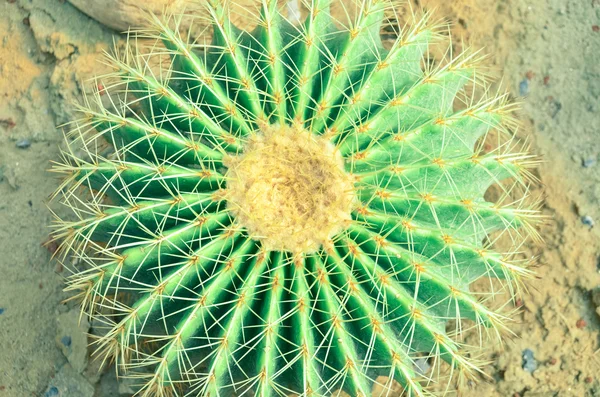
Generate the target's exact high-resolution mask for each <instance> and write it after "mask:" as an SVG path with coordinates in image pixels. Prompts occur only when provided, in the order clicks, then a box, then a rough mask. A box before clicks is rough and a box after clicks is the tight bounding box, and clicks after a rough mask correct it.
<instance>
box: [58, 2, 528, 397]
mask: <svg viewBox="0 0 600 397" xmlns="http://www.w3.org/2000/svg"><path fill="white" fill-rule="evenodd" d="M307 8H308V13H307V14H308V15H307V17H306V19H305V20H304V21H303V22H301V23H292V22H290V21H288V20H286V18H285V17H284V16H283V15H282V14H281V12H280V10H279V9H278V8H277V4H276V2H275V1H273V0H263V2H262V4H261V5H260V12H258V14H259V16H258V26H257V27H256V29H254V30H253V31H252V32H247V31H242V30H239V29H238V28H237V27H235V26H233V25H232V24H231V23H230V22H229V19H228V8H227V6H226V5H224V4H221V3H219V2H213V3H211V5H210V6H208V8H207V11H208V15H209V17H210V19H211V21H212V25H213V35H212V36H213V37H212V41H210V42H207V43H199V42H191V41H190V40H187V39H185V38H183V37H182V36H181V35H180V33H179V32H178V31H177V29H172V28H170V27H169V26H168V23H167V22H161V21H158V20H157V21H156V27H157V29H156V31H155V32H152V33H148V32H143V33H141V34H140V36H144V37H148V36H150V37H152V38H154V39H156V40H157V43H156V44H155V45H154V46H153V49H152V51H151V53H150V54H145V53H143V52H141V51H140V52H138V51H137V48H136V46H135V45H130V46H129V47H128V49H127V50H126V51H125V53H124V54H122V55H115V56H110V57H109V60H110V63H111V64H112V65H113V66H114V73H113V74H111V75H110V76H106V77H105V80H106V81H109V82H112V83H107V84H105V85H106V87H108V88H107V89H108V90H109V91H111V92H114V93H115V96H114V97H111V98H117V99H113V100H112V102H110V103H109V102H107V100H106V99H107V97H106V96H105V97H103V98H101V96H100V94H99V93H97V94H96V95H95V96H94V98H92V100H91V101H87V103H86V105H85V106H82V107H81V111H82V113H83V115H84V117H83V118H82V119H81V120H80V121H78V122H77V123H76V124H75V126H74V128H73V129H72V131H71V132H70V134H69V138H70V139H69V147H68V149H67V150H65V151H64V153H63V158H62V161H60V162H57V163H56V164H55V166H54V170H55V171H57V172H59V173H62V174H64V175H65V179H64V182H63V183H62V184H61V186H60V189H59V190H58V191H57V193H56V195H57V196H59V197H60V198H61V201H62V202H63V203H64V204H65V205H66V206H68V207H69V208H70V209H72V211H73V213H74V214H75V220H63V219H59V218H58V219H57V225H56V229H55V232H54V236H55V238H56V239H59V240H60V241H61V249H62V251H61V252H62V254H63V257H64V258H67V257H73V258H75V259H76V260H77V261H78V262H79V265H78V268H77V270H75V272H74V274H73V276H72V277H71V278H70V280H69V284H68V290H70V291H75V292H76V296H77V297H78V298H79V299H81V302H82V307H83V311H84V312H85V313H87V314H89V315H91V316H92V317H94V318H96V319H97V320H98V321H99V322H101V323H103V324H104V326H105V327H106V333H105V334H103V335H102V336H100V337H99V339H98V340H97V341H96V342H95V345H96V347H97V349H98V351H99V352H100V353H102V354H104V358H105V359H106V360H114V361H115V362H116V365H117V368H118V370H119V372H120V374H122V375H124V376H132V377H136V378H138V379H139V385H140V389H139V395H141V396H183V395H186V396H188V395H189V396H232V395H260V396H275V395H292V394H296V395H302V396H320V395H338V394H339V393H340V391H344V392H346V393H348V394H349V395H351V396H367V395H371V392H372V388H373V387H374V384H378V386H379V387H382V388H383V390H384V392H385V393H386V394H390V395H391V394H392V392H391V390H392V388H393V387H397V385H400V387H401V389H402V390H404V392H405V393H406V395H407V396H423V395H428V394H429V392H428V387H427V384H428V383H429V382H430V376H429V375H427V374H421V373H419V372H418V371H415V366H414V361H415V360H416V359H417V358H419V357H424V358H426V359H428V360H429V361H430V362H432V363H433V367H434V368H436V369H438V368H440V367H441V366H443V365H447V367H448V368H450V370H451V371H452V372H454V371H460V372H463V373H467V374H469V373H473V372H475V371H477V370H478V367H477V363H476V362H475V361H474V360H472V359H470V358H468V357H467V356H466V355H465V353H464V351H465V350H464V349H463V346H462V344H461V342H460V335H461V334H462V331H463V329H464V328H467V327H472V328H476V329H477V330H479V332H481V333H483V332H484V330H487V329H491V330H494V331H498V330H501V329H502V328H503V320H504V317H503V315H502V314H501V313H500V312H498V311H495V310H493V309H491V308H490V307H488V306H490V305H488V303H489V302H491V301H492V298H493V297H494V296H495V295H496V293H497V292H498V290H500V291H502V290H507V289H508V290H510V291H512V290H513V288H515V286H518V283H519V281H520V280H521V279H522V278H523V277H525V276H527V275H528V274H529V273H530V272H529V270H527V267H526V264H519V263H517V262H516V260H514V259H512V256H511V252H506V253H501V252H497V251H495V250H494V247H495V242H496V240H498V239H499V238H500V237H501V236H509V237H510V240H511V242H512V243H513V245H514V246H513V248H514V249H517V248H518V247H519V245H520V244H522V242H523V240H524V238H525V235H526V234H531V233H534V234H535V230H534V228H533V226H532V224H533V223H534V221H535V218H536V216H537V215H536V212H535V211H533V210H532V209H531V208H530V207H528V206H527V205H526V204H525V202H526V200H525V198H526V196H527V186H528V183H529V181H530V180H531V175H530V173H529V171H528V169H529V168H530V166H532V165H533V164H534V163H535V159H533V158H532V157H531V156H530V155H528V154H527V153H526V152H521V151H518V150H514V148H515V147H516V144H515V142H514V140H513V138H511V132H512V129H513V127H514V122H513V120H512V118H511V116H510V111H511V109H512V106H511V105H510V104H509V103H507V100H506V95H494V94H489V92H488V90H487V89H486V85H485V81H484V79H482V78H481V73H480V70H479V69H478V57H477V56H476V54H469V53H466V54H462V55H459V56H456V57H449V59H448V61H447V62H443V63H441V64H439V65H438V66H431V65H430V64H429V63H427V62H426V60H427V52H428V49H429V46H430V44H431V43H432V42H434V41H437V40H438V39H439V36H440V34H439V32H438V29H437V28H436V27H435V26H434V25H433V24H431V23H430V22H429V18H428V17H426V18H425V19H423V20H421V21H417V22H416V23H415V24H414V25H413V26H412V27H411V28H407V29H404V30H402V31H400V32H398V37H397V38H396V39H395V40H392V43H391V45H390V46H387V47H386V46H384V45H383V43H382V40H381V37H380V31H381V29H382V26H383V24H384V21H386V18H387V17H386V15H388V14H389V12H391V11H390V10H392V11H393V9H392V8H391V6H390V4H388V3H387V2H385V1H381V0H363V1H362V3H360V5H359V10H358V11H359V12H357V14H356V17H353V18H351V19H350V22H349V23H348V24H347V25H346V26H345V27H343V28H340V27H339V26H337V25H336V24H334V23H333V20H332V17H331V14H330V11H329V9H330V0H314V1H313V2H312V3H310V4H308V6H307ZM162 55H164V57H162V59H161V62H162V63H160V62H159V64H158V66H151V65H152V61H151V59H153V57H161V56H162ZM165 57H168V59H169V60H168V62H167V63H166V66H165V62H164V58H165ZM471 89H475V90H476V91H483V95H481V96H482V99H478V100H475V99H473V98H475V95H471V94H467V93H466V92H470V91H471ZM488 94H489V95H488ZM492 136H494V137H496V139H495V140H494V141H495V142H499V144H498V145H497V147H495V148H492V149H491V150H487V151H486V150H484V147H485V145H484V144H485V143H486V142H489V141H491V139H490V137H492ZM492 185H497V186H499V187H500V188H499V191H500V192H501V194H500V196H501V197H500V198H499V199H498V200H497V201H496V202H488V201H486V200H485V199H484V193H485V192H486V191H487V190H488V188H489V187H490V186H492ZM480 279H490V280H492V279H493V280H495V279H497V280H499V281H498V282H497V283H493V282H492V283H491V284H490V285H491V286H492V288H494V290H492V291H487V292H486V293H475V292H471V291H470V286H471V284H473V283H474V282H475V281H477V280H480ZM449 321H452V322H453V324H454V325H453V326H452V327H449V325H448V324H449ZM447 328H448V330H447ZM443 363H447V364H443ZM394 385H396V386H394Z"/></svg>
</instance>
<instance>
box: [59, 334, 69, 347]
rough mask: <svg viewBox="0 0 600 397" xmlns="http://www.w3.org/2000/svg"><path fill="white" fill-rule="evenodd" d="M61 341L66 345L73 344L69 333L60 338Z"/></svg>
mask: <svg viewBox="0 0 600 397" xmlns="http://www.w3.org/2000/svg"><path fill="white" fill-rule="evenodd" d="M60 343H62V344H63V345H65V347H69V346H71V337H70V336H68V335H65V336H63V337H62V338H60Z"/></svg>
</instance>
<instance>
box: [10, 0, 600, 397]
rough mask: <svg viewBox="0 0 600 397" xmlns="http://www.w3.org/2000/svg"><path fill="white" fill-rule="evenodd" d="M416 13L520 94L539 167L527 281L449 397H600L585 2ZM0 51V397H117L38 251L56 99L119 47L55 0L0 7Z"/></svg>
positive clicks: (447, 5)
mask: <svg viewBox="0 0 600 397" xmlns="http://www.w3.org/2000/svg"><path fill="white" fill-rule="evenodd" d="M417 3H419V2H418V1H417ZM417 5H418V4H417ZM420 5H421V6H423V7H435V8H437V12H436V15H438V16H443V17H445V18H446V19H447V20H448V21H449V22H450V23H452V24H453V26H454V28H453V34H454V36H455V38H457V39H460V38H462V39H464V40H465V41H466V42H469V43H471V44H472V45H473V47H476V48H478V47H485V51H486V52H487V53H488V54H490V59H489V63H490V64H491V65H492V66H493V67H494V68H495V70H496V74H497V75H498V77H501V78H502V79H503V83H504V86H505V87H507V88H508V89H509V90H510V91H511V93H512V94H513V95H514V97H515V98H520V97H522V98H521V99H522V102H523V106H522V107H523V109H522V111H520V113H519V117H520V118H521V119H522V120H523V121H524V126H525V128H524V129H523V130H522V131H520V133H519V134H520V136H521V138H523V139H528V140H530V141H531V142H532V147H533V150H534V151H535V152H536V153H538V154H540V155H542V156H543V158H544V160H545V162H544V163H543V164H542V165H541V166H540V167H539V170H538V174H539V177H540V179H541V182H542V185H543V187H544V190H543V191H544V197H545V200H544V205H543V208H542V210H543V213H544V214H546V215H548V216H550V217H552V221H550V222H548V224H546V225H544V226H543V227H541V234H542V235H543V237H544V239H545V241H546V245H545V246H543V245H539V244H537V245H536V244H529V245H528V246H527V247H526V249H525V252H524V254H523V255H524V256H534V255H535V256H537V257H538V258H539V266H538V269H537V270H538V275H539V280H534V281H532V282H531V283H529V285H530V290H529V293H527V294H524V295H523V296H522V298H521V300H520V301H518V302H517V304H518V305H519V306H520V307H521V309H522V310H521V312H520V313H519V314H518V315H516V316H515V321H514V323H513V324H512V329H513V330H514V332H515V336H514V337H512V338H510V339H507V340H506V341H505V343H504V345H503V346H493V347H492V348H490V349H486V350H485V351H484V355H485V357H486V358H487V359H489V362H490V365H489V366H488V367H487V368H486V371H487V373H488V374H490V377H488V378H483V377H482V378H481V379H480V380H479V382H477V383H473V384H471V383H470V384H468V385H466V387H463V388H461V390H460V391H459V393H460V395H464V396H520V397H524V396H527V397H532V396H561V397H562V396H600V376H599V375H598V374H600V355H599V354H597V353H598V351H599V349H600V338H599V333H598V331H599V330H600V317H599V315H600V310H599V309H597V307H598V306H600V290H599V288H600V287H599V286H600V275H599V273H598V272H599V269H600V260H599V257H600V239H599V233H598V229H599V228H598V227H597V228H592V227H590V226H589V225H586V224H585V223H584V222H582V218H583V217H589V218H586V219H589V220H592V221H593V220H596V221H597V223H598V224H600V28H599V27H598V26H599V25H600V1H599V0H460V1H459V0H456V1H443V0H421V1H420ZM0 40H1V41H0V98H1V99H0V397H13V396H14V397H23V396H43V397H55V396H59V395H60V396H69V397H70V396H74V397H79V396H81V397H87V396H89V397H92V396H96V397H108V396H118V395H119V394H121V395H124V396H126V395H131V391H130V390H129V389H128V387H127V385H121V387H120V389H119V387H118V386H117V384H116V382H115V379H114V374H113V373H112V372H108V373H106V374H104V375H103V376H102V377H100V376H99V375H98V373H97V370H96V364H95V363H94V362H93V361H90V360H88V357H87V354H86V349H85V334H84V332H86V331H87V329H88V326H87V324H82V325H77V316H76V313H75V312H73V311H71V310H70V306H69V305H66V304H61V301H62V299H64V298H65V297H66V296H65V295H64V293H63V292H61V289H62V282H63V280H62V279H63V277H64V273H65V272H64V271H63V270H62V269H61V268H60V266H57V265H56V264H55V263H54V262H52V261H50V252H49V250H48V249H47V248H46V247H44V246H42V243H43V242H44V241H45V240H46V238H47V235H48V231H49V229H48V227H47V225H48V224H49V222H50V221H51V219H52V216H51V214H50V213H49V211H48V210H47V209H46V204H45V203H46V201H47V198H48V195H49V194H50V193H51V192H52V191H53V189H54V188H55V186H56V181H55V180H54V179H53V177H52V176H51V175H49V173H48V172H47V171H46V170H47V169H48V168H49V165H50V164H49V162H50V161H51V160H52V159H56V158H57V156H58V147H59V145H60V144H61V139H62V138H61V136H62V134H61V129H60V128H57V127H56V126H57V125H60V124H63V123H65V122H68V121H69V120H70V119H71V109H72V108H71V107H70V103H71V102H72V101H74V100H77V99H78V98H80V97H81V95H82V93H83V92H84V91H85V90H87V89H89V86H86V85H85V84H83V83H82V81H85V80H87V79H89V78H90V77H92V76H93V75H94V74H97V73H102V72H103V68H104V66H102V65H101V64H100V63H98V62H97V61H96V60H97V59H98V55H99V54H100V53H101V52H102V51H103V50H105V49H108V48H110V46H111V45H112V43H113V40H119V36H118V35H116V34H115V33H114V32H113V31H110V30H109V29H106V28H104V27H102V26H101V25H99V24H98V23H96V22H95V21H93V20H91V19H89V18H88V17H86V16H85V15H83V14H81V13H80V12H79V11H78V10H76V9H75V8H74V7H73V6H71V5H70V4H69V3H67V2H64V1H61V0H0ZM456 42H457V43H459V42H460V40H456ZM535 191H536V192H540V194H541V192H542V187H541V186H540V187H536V188H535ZM56 210H57V211H60V210H61V209H60V208H57V209H56ZM588 223H589V222H588ZM595 290H596V299H595V300H594V291H595ZM525 349H530V350H531V351H532V352H533V355H534V358H535V363H536V364H537V366H536V369H535V370H534V371H533V372H532V373H530V372H527V371H525V370H524V369H523V365H522V364H523V359H522V354H523V351H524V350H525ZM530 361H531V360H530ZM57 393H58V394H57Z"/></svg>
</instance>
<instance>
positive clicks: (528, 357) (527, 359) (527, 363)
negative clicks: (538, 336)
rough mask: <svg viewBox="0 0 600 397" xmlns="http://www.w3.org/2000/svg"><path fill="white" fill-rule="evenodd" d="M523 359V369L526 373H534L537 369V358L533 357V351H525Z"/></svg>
mask: <svg viewBox="0 0 600 397" xmlns="http://www.w3.org/2000/svg"><path fill="white" fill-rule="evenodd" d="M521 357H522V358H523V364H522V367H523V370H525V372H529V373H532V372H533V371H535V370H536V369H537V361H536V359H535V357H533V351H532V350H531V349H525V350H523V354H522V356H521Z"/></svg>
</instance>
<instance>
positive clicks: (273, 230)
mask: <svg viewBox="0 0 600 397" xmlns="http://www.w3.org/2000/svg"><path fill="white" fill-rule="evenodd" d="M225 165H226V166H227V168H228V171H227V174H226V179H227V188H226V191H225V199H226V200H227V206H228V209H229V210H230V211H231V212H232V213H233V214H234V215H235V217H236V219H237V221H238V222H239V224H240V225H241V226H243V227H245V228H246V229H247V230H248V233H249V234H250V237H252V238H253V239H255V240H259V241H261V242H262V243H263V245H264V246H265V248H266V249H270V250H280V251H291V252H293V253H310V252H314V251H316V250H318V249H319V248H320V247H321V246H323V245H327V244H328V242H330V241H331V238H332V237H333V236H335V235H336V234H338V233H339V232H341V231H342V230H343V229H344V228H345V226H346V225H347V223H348V222H349V221H350V213H351V211H352V207H353V203H354V201H355V193H354V186H353V183H352V178H351V177H350V175H348V174H347V173H346V172H345V171H344V167H343V160H342V157H341V156H340V154H339V153H338V152H337V151H336V150H335V147H334V146H333V145H332V144H331V143H330V142H329V141H327V140H326V139H324V138H322V137H320V136H316V135H314V134H311V133H309V132H307V131H305V130H303V129H298V128H293V127H289V126H278V125H271V126H267V127H264V128H263V129H262V131H261V132H260V133H258V134H256V135H254V136H252V137H251V138H250V139H249V140H248V142H247V143H246V145H245V148H244V152H243V153H242V154H241V155H239V156H236V157H229V158H227V159H226V161H225Z"/></svg>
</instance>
